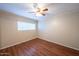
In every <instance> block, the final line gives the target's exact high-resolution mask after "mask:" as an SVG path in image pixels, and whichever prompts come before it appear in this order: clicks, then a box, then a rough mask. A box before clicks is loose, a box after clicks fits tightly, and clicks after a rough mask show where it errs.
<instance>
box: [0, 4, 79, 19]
mask: <svg viewBox="0 0 79 59" xmlns="http://www.w3.org/2000/svg"><path fill="white" fill-rule="evenodd" d="M38 5H39V6H44V7H46V8H48V13H47V15H46V16H38V17H37V16H36V15H35V14H34V13H28V12H30V11H33V3H26V4H25V3H1V4H0V10H4V11H8V12H11V13H14V14H17V15H20V16H24V17H28V18H31V19H35V20H36V19H38V20H41V19H45V18H46V17H49V16H50V15H52V16H54V15H56V14H61V13H72V12H79V4H78V3H70V4H68V3H63V4H61V3H57V4H56V3H40V4H38Z"/></svg>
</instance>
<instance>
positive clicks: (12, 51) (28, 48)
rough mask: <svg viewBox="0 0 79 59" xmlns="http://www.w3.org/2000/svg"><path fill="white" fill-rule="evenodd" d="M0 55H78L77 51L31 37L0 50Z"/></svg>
mask: <svg viewBox="0 0 79 59" xmlns="http://www.w3.org/2000/svg"><path fill="white" fill-rule="evenodd" d="M0 55H1V56H79V51H77V50H74V49H70V48H67V47H64V46H61V45H58V44H55V43H51V42H48V41H45V40H42V39H38V38H36V39H33V40H30V41H28V42H24V43H22V44H18V45H15V46H12V47H9V48H6V49H3V50H0Z"/></svg>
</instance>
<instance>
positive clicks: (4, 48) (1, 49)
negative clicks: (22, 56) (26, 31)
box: [0, 37, 37, 50]
mask: <svg viewBox="0 0 79 59" xmlns="http://www.w3.org/2000/svg"><path fill="white" fill-rule="evenodd" d="M35 38H37V37H33V38H32V39H28V40H26V41H21V42H17V43H14V44H12V45H9V46H5V47H1V48H0V50H2V49H5V48H8V47H11V46H14V45H18V44H21V43H23V42H27V41H30V40H33V39H35Z"/></svg>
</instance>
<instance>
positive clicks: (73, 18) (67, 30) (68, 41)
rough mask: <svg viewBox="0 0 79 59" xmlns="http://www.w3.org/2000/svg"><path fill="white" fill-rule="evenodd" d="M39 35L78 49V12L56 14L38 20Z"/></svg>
mask: <svg viewBox="0 0 79 59" xmlns="http://www.w3.org/2000/svg"><path fill="white" fill-rule="evenodd" d="M39 37H40V38H42V39H45V40H48V41H50V42H55V43H57V44H60V45H64V46H67V47H71V48H74V49H78V50H79V13H78V12H74V13H67V14H59V15H57V14H56V15H55V16H51V17H49V18H46V19H45V20H43V21H42V20H41V21H39Z"/></svg>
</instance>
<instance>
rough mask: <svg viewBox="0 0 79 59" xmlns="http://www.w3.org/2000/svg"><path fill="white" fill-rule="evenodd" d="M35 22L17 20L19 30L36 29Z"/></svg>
mask: <svg viewBox="0 0 79 59" xmlns="http://www.w3.org/2000/svg"><path fill="white" fill-rule="evenodd" d="M35 27H36V26H35V24H33V23H27V22H20V21H19V22H17V29H18V30H22V31H24V30H35Z"/></svg>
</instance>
